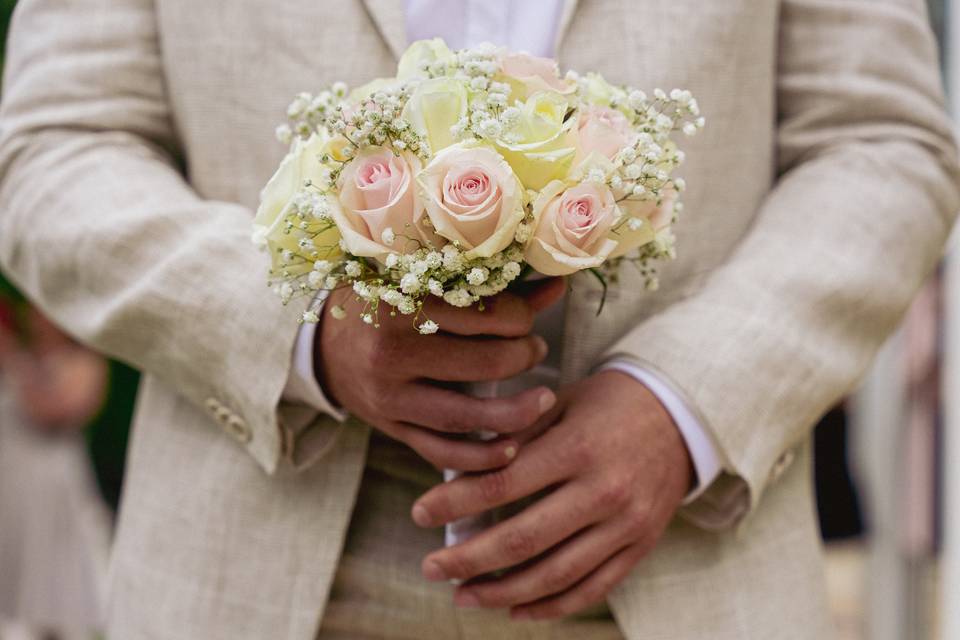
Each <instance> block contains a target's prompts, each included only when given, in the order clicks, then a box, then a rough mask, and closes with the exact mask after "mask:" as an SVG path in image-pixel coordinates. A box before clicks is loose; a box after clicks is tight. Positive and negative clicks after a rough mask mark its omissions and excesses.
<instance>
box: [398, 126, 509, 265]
mask: <svg viewBox="0 0 960 640" xmlns="http://www.w3.org/2000/svg"><path fill="white" fill-rule="evenodd" d="M417 180H418V182H419V184H420V188H421V194H422V198H423V205H424V208H425V209H426V215H427V216H428V217H429V219H430V222H431V223H433V227H434V229H435V230H436V232H437V233H438V234H439V235H441V236H443V237H444V238H446V239H447V240H450V241H452V242H458V243H460V246H461V248H463V249H464V250H466V257H467V258H468V259H469V258H488V257H490V256H492V255H493V254H495V253H497V252H498V251H502V250H503V249H505V248H506V247H507V246H508V245H509V244H510V243H511V242H512V241H513V237H514V234H515V233H516V230H517V225H519V224H520V221H521V220H523V216H524V210H523V195H524V191H523V186H522V185H521V184H520V181H519V180H518V179H517V176H516V175H515V174H514V173H513V171H512V170H511V169H510V166H509V165H508V164H507V163H506V162H505V161H504V159H503V158H502V157H501V156H500V154H498V153H497V152H496V151H494V150H493V149H490V148H489V147H480V146H471V145H464V144H458V145H454V146H452V147H448V148H446V149H444V150H443V151H441V152H440V153H438V154H437V155H436V156H434V158H433V160H431V161H430V164H428V165H427V167H426V168H425V169H424V170H423V171H422V172H421V173H420V175H419V176H418V178H417Z"/></svg>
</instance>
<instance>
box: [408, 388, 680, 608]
mask: <svg viewBox="0 0 960 640" xmlns="http://www.w3.org/2000/svg"><path fill="white" fill-rule="evenodd" d="M557 411H558V412H559V417H558V418H557V417H556V414H555V415H554V417H553V420H555V423H554V424H552V425H551V426H550V427H549V428H547V429H546V430H545V431H544V432H543V433H542V434H541V435H539V436H536V437H535V438H534V439H533V440H532V441H531V442H529V443H528V444H526V445H525V446H524V447H522V448H521V450H520V453H519V455H518V456H517V458H516V460H514V461H513V462H512V463H511V464H510V465H508V466H506V467H504V468H502V469H499V470H496V471H492V472H487V473H482V474H473V475H467V476H463V477H461V478H459V479H457V480H454V481H452V482H448V483H444V484H441V485H439V486H437V487H434V488H433V489H431V490H430V491H429V492H427V493H426V494H425V495H424V496H422V497H421V498H420V499H419V500H418V501H417V503H416V504H415V505H414V507H413V511H412V515H413V519H414V521H415V522H416V523H417V524H418V525H420V526H430V527H433V526H440V525H443V524H446V523H448V522H451V521H453V520H456V519H458V518H461V517H463V516H467V515H473V514H477V513H480V512H483V511H486V510H488V509H492V508H494V507H499V506H502V505H505V504H509V503H512V502H515V501H517V500H520V499H522V498H525V497H528V496H530V495H532V494H534V493H536V492H538V491H541V490H543V489H547V488H552V490H551V491H550V492H549V493H548V494H546V495H545V496H544V497H542V498H541V499H539V500H537V501H536V502H535V503H533V504H532V505H530V506H529V507H527V508H526V509H525V510H524V511H522V512H520V513H519V514H517V515H515V516H514V517H512V518H510V519H508V520H505V521H503V522H501V523H499V524H497V525H495V526H494V527H492V528H490V529H489V530H487V531H484V532H482V533H480V534H479V535H477V536H475V537H474V538H472V539H470V540H468V541H467V542H464V543H462V544H459V545H456V546H454V547H449V548H446V549H442V550H440V551H436V552H434V553H431V554H430V555H429V556H427V557H426V558H425V559H424V561H423V567H422V570H423V574H424V576H425V577H427V578H428V579H430V580H457V581H464V582H465V581H468V580H472V579H474V578H478V577H481V576H485V574H489V573H491V572H493V571H497V570H500V569H510V570H511V571H509V572H508V573H507V574H506V575H504V576H502V577H499V578H491V579H487V578H484V579H483V580H476V581H473V582H468V583H467V584H464V585H463V586H460V587H458V589H457V592H456V594H455V596H454V600H455V602H456V603H457V604H458V605H460V606H474V607H492V608H507V607H509V608H510V609H511V615H512V616H513V617H514V618H515V619H543V618H556V617H562V616H566V615H570V614H572V613H575V612H577V611H579V610H581V609H584V608H586V607H588V606H591V605H593V604H596V603H598V602H600V601H601V600H603V599H604V597H606V595H607V593H609V592H610V590H612V589H613V588H614V587H615V586H616V585H617V584H618V583H619V582H620V581H621V580H623V578H625V577H626V576H627V575H628V574H629V572H630V570H631V569H632V568H633V567H634V565H636V564H637V562H639V561H640V560H641V559H642V558H643V557H644V556H645V555H646V554H647V553H648V552H649V551H650V550H651V549H652V548H653V546H654V544H655V543H656V541H657V540H658V539H659V537H660V535H661V534H662V533H663V531H664V529H666V527H667V524H668V523H669V522H670V520H671V518H672V517H673V515H674V513H675V512H676V510H677V508H678V507H679V506H680V504H681V502H682V501H683V498H684V496H685V495H686V494H687V492H688V491H689V490H690V487H691V483H692V481H693V478H694V471H693V466H692V462H691V459H690V455H689V452H688V451H687V448H686V445H685V444H684V441H683V438H682V436H681V435H680V432H679V431H678V430H677V427H676V425H675V424H674V422H673V420H672V418H671V417H670V415H669V414H668V413H667V411H666V410H665V409H664V408H663V406H662V405H661V404H660V402H659V401H658V400H657V398H656V396H654V395H653V393H651V392H650V391H649V390H648V389H647V388H646V387H645V386H644V385H643V384H641V383H640V382H638V381H636V380H635V379H633V378H632V377H630V376H628V375H626V374H624V373H621V372H618V371H602V372H600V373H597V374H595V375H593V376H591V377H589V378H587V379H585V380H583V381H581V382H578V383H576V384H575V385H571V386H570V387H568V388H567V389H565V390H563V391H562V393H561V397H560V402H559V403H558V405H557Z"/></svg>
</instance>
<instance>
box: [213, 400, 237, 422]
mask: <svg viewBox="0 0 960 640" xmlns="http://www.w3.org/2000/svg"><path fill="white" fill-rule="evenodd" d="M213 417H214V418H216V419H217V422H219V423H220V424H222V425H223V426H226V425H227V422H228V421H229V420H230V418H232V417H233V412H232V411H230V409H227V408H226V407H225V406H223V405H220V406H219V407H217V410H216V411H214V412H213Z"/></svg>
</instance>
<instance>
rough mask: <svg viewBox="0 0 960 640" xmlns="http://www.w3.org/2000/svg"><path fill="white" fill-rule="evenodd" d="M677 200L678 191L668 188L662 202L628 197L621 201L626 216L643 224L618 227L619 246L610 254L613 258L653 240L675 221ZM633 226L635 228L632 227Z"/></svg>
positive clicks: (663, 194) (663, 193)
mask: <svg viewBox="0 0 960 640" xmlns="http://www.w3.org/2000/svg"><path fill="white" fill-rule="evenodd" d="M676 202H677V192H676V191H674V190H673V189H668V190H666V191H664V192H662V193H661V196H660V204H659V205H657V203H656V201H654V200H635V199H633V198H626V199H624V200H621V201H620V209H621V211H623V214H624V216H628V217H629V218H636V219H638V220H641V221H642V222H643V224H642V225H639V226H638V225H630V224H626V223H625V224H622V225H620V226H619V228H618V229H617V233H616V239H617V248H616V249H614V250H613V253H611V254H610V257H611V258H616V257H619V256H622V255H624V254H626V253H629V252H630V251H633V250H634V249H636V248H637V247H642V246H643V245H645V244H647V243H648V242H652V241H653V240H654V239H655V238H656V236H657V233H658V232H660V231H663V230H664V229H666V228H668V227H669V226H670V224H671V223H672V222H673V205H674V204H676ZM631 226H632V227H633V228H631Z"/></svg>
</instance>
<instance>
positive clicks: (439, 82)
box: [403, 78, 469, 153]
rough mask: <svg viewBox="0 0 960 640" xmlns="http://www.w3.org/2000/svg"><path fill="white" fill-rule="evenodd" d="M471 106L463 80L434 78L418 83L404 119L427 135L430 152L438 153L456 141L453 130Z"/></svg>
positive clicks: (405, 110)
mask: <svg viewBox="0 0 960 640" xmlns="http://www.w3.org/2000/svg"><path fill="white" fill-rule="evenodd" d="M468 106H469V99H468V96H467V88H466V86H465V85H464V84H463V83H462V82H460V81H459V80H455V79H453V78H433V79H432V80H424V81H423V82H421V83H419V84H418V85H417V88H416V89H414V91H413V95H411V96H410V99H409V100H407V104H406V105H405V106H404V107H403V118H404V119H405V120H407V121H408V122H409V123H410V126H411V127H413V130H414V131H416V132H417V133H419V134H420V135H421V136H423V137H424V138H426V140H427V142H428V143H429V144H430V151H431V152H432V153H437V152H438V151H440V150H442V149H445V148H447V147H449V146H450V145H452V144H454V143H455V142H456V139H455V138H454V137H453V133H452V132H451V129H452V127H453V125H455V124H457V123H458V122H459V121H460V119H461V118H463V117H465V116H466V115H467V108H468Z"/></svg>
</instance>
